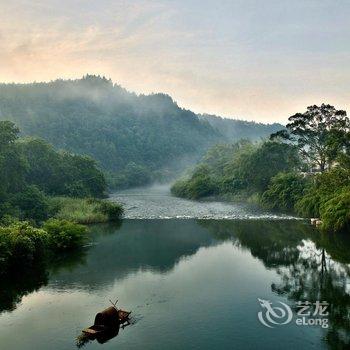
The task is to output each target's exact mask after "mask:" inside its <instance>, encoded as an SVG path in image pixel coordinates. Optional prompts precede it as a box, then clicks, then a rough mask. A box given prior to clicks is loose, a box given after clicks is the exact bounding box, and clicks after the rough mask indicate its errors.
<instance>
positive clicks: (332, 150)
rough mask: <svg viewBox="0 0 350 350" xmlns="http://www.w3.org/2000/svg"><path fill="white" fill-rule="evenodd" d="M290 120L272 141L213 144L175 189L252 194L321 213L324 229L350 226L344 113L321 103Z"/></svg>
mask: <svg viewBox="0 0 350 350" xmlns="http://www.w3.org/2000/svg"><path fill="white" fill-rule="evenodd" d="M289 120H290V123H289V124H288V125H287V129H284V130H280V131H279V132H276V133H275V134H273V135H271V138H270V141H265V142H262V143H260V144H252V143H250V142H247V141H241V142H238V143H236V144H233V145H226V146H215V147H213V148H212V149H210V150H209V151H208V153H207V155H206V156H205V157H204V159H203V161H202V162H201V163H200V164H199V165H197V167H196V168H195V169H194V171H193V172H192V173H191V174H190V176H188V177H187V178H185V179H182V180H179V181H177V182H176V183H175V184H174V185H173V187H172V192H173V193H174V194H175V195H177V196H182V197H186V198H201V197H205V196H210V195H220V196H225V197H229V198H244V199H248V198H254V199H255V200H258V202H259V203H260V204H262V205H263V206H265V207H267V208H269V209H273V210H283V211H291V212H293V211H294V212H297V213H298V214H300V215H302V216H306V217H314V218H320V219H321V220H322V228H324V229H326V230H329V231H347V230H350V133H349V129H350V125H349V120H348V118H347V117H346V112H345V111H341V110H339V111H338V110H336V109H335V108H334V107H333V106H330V105H325V104H323V105H321V106H320V107H318V106H311V107H308V109H307V112H305V113H303V114H302V113H297V114H296V115H294V116H292V117H290V118H289ZM317 170H318V171H317Z"/></svg>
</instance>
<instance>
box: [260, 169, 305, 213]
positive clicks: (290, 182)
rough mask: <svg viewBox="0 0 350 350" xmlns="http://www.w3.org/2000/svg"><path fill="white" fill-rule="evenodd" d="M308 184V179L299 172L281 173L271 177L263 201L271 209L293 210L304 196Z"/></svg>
mask: <svg viewBox="0 0 350 350" xmlns="http://www.w3.org/2000/svg"><path fill="white" fill-rule="evenodd" d="M306 184H307V181H306V179H305V178H303V177H301V176H300V175H298V174H295V173H279V174H277V175H276V176H274V177H273V178H272V179H271V182H270V185H269V187H268V189H267V190H266V191H265V192H264V193H263V195H262V198H261V202H262V204H263V205H264V206H265V207H266V208H269V209H275V210H287V211H291V210H293V209H294V206H295V204H296V202H297V201H298V200H299V199H300V198H301V197H302V196H303V194H304V191H305V188H306Z"/></svg>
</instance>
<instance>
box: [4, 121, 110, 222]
mask: <svg viewBox="0 0 350 350" xmlns="http://www.w3.org/2000/svg"><path fill="white" fill-rule="evenodd" d="M18 134H19V130H18V128H17V127H16V126H15V125H14V124H13V123H12V122H9V121H0V135H1V143H0V218H1V217H2V216H4V215H6V214H7V215H12V216H14V217H18V218H19V219H23V220H27V219H28V220H34V221H37V222H40V221H43V220H45V219H47V217H48V216H49V208H48V203H47V199H46V195H67V196H75V197H86V196H92V197H97V196H103V195H104V193H105V189H106V182H105V179H104V175H103V173H102V172H101V171H100V170H99V169H98V168H97V167H96V164H95V162H94V161H93V160H92V159H90V158H89V157H85V156H79V155H74V154H70V153H67V152H57V151H55V150H54V149H53V147H52V146H51V145H49V144H47V143H46V142H45V141H43V140H39V139H26V140H19V139H18Z"/></svg>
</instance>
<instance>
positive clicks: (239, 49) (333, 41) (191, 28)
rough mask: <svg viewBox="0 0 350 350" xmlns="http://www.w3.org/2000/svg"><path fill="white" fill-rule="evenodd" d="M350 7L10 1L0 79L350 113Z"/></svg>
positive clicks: (277, 111)
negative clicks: (103, 81)
mask: <svg viewBox="0 0 350 350" xmlns="http://www.w3.org/2000/svg"><path fill="white" fill-rule="evenodd" d="M349 14H350V4H349V3H347V2H346V1H338V2H337V3H334V2H332V1H326V0H325V1H321V2H320V1H313V0H312V1H307V2H295V3H287V2H280V1H277V0H267V1H265V2H263V3H262V2H260V1H258V0H255V1H253V0H248V1H243V0H236V1H225V0H222V1H220V2H216V1H197V0H192V1H184V0H181V1H177V2H173V1H169V0H156V1H152V2H149V1H143V0H140V1H111V0H102V1H99V2H98V3H96V2H94V1H92V0H86V1H82V0H73V1H67V0H62V1H58V0H48V1H43V0H35V1H26V0H14V1H13V2H12V3H9V2H5V1H4V0H0V21H1V26H0V81H1V82H33V81H37V82H39V81H50V80H55V79H77V78H80V77H82V76H83V75H86V74H97V75H101V76H106V77H107V78H111V79H112V80H113V82H114V83H117V84H119V85H121V86H123V87H124V88H126V89H127V90H129V91H134V92H136V93H145V94H149V93H156V92H163V93H167V94H169V95H170V96H171V97H172V98H173V99H174V100H175V101H176V102H177V103H178V105H179V106H181V107H183V108H187V109H191V110H193V111H194V112H197V113H209V114H216V115H220V116H224V117H231V118H238V119H245V120H255V121H258V122H265V123H267V122H274V121H279V122H285V121H286V119H287V118H288V116H290V115H292V114H294V113H296V112H298V111H304V110H305V109H306V107H307V106H309V105H312V104H321V103H323V102H325V103H330V104H333V105H335V106H336V107H337V108H341V109H346V110H349V108H348V107H349V106H350V102H349V93H348V82H349V75H350V70H349V67H348V62H349V46H350V40H349V39H350V30H349V29H350V28H349V27H350V24H349V21H348V17H349Z"/></svg>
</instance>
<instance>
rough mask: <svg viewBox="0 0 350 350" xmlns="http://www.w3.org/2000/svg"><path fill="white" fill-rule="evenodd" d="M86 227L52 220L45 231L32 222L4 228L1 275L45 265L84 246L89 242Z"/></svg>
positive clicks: (0, 241)
mask: <svg viewBox="0 0 350 350" xmlns="http://www.w3.org/2000/svg"><path fill="white" fill-rule="evenodd" d="M86 233H87V229H86V227H85V226H82V225H79V224H75V223H72V222H69V221H66V220H56V219H50V220H49V221H47V222H46V223H45V225H44V226H43V228H35V227H33V226H31V225H30V224H29V223H28V222H24V221H22V222H14V223H12V224H10V225H8V226H0V276H1V275H3V274H6V273H10V272H16V273H17V272H20V271H23V270H24V269H25V268H27V269H28V268H31V267H33V266H34V265H35V264H38V263H41V262H43V261H44V260H46V259H47V258H49V256H50V255H51V254H56V251H63V250H68V249H73V248H78V247H80V246H81V245H82V244H83V242H85V241H86V239H87V235H86Z"/></svg>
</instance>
